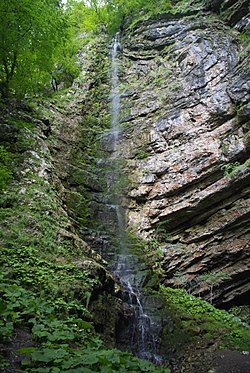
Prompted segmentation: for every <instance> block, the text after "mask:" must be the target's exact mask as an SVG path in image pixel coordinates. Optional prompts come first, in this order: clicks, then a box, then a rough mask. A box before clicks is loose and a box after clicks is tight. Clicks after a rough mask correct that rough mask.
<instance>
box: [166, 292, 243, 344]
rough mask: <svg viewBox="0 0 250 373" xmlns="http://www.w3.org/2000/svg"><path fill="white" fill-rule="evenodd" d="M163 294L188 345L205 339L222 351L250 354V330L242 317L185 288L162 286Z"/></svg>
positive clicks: (177, 327)
mask: <svg viewBox="0 0 250 373" xmlns="http://www.w3.org/2000/svg"><path fill="white" fill-rule="evenodd" d="M161 291H162V293H163V295H164V296H165V297H166V302H167V305H168V306H169V308H170V310H171V312H172V317H173V320H174V323H175V326H176V328H175V329H178V330H182V331H183V335H184V334H185V342H187V343H188V342H190V341H194V340H195V339H197V338H200V337H202V338H203V340H205V339H207V340H211V339H212V340H213V341H215V340H218V341H219V345H220V347H221V348H224V347H227V348H232V349H237V350H240V351H249V349H250V327H249V325H248V324H246V323H244V322H242V321H241V319H240V318H239V317H236V316H234V315H233V314H230V313H229V312H227V311H225V310H220V309H217V308H215V307H213V306H212V305H211V304H209V303H208V302H206V301H204V300H202V299H201V298H197V297H195V296H193V295H189V294H187V292H186V291H185V290H183V289H171V288H165V287H163V286H162V287H161ZM174 333H175V331H174V332H173V333H172V335H173V336H174Z"/></svg>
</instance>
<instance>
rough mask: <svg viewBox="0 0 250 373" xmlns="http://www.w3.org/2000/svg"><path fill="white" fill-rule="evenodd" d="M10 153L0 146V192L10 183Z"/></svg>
mask: <svg viewBox="0 0 250 373" xmlns="http://www.w3.org/2000/svg"><path fill="white" fill-rule="evenodd" d="M10 161H11V153H10V152H8V151H7V149H6V148H5V147H4V146H3V145H0V190H2V189H4V188H5V187H6V186H8V184H9V183H10V182H11V181H12V171H11V169H10Z"/></svg>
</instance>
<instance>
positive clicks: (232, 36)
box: [117, 7, 250, 307]
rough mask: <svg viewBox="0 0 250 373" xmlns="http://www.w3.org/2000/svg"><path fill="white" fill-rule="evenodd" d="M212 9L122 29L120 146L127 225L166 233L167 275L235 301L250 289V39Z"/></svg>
mask: <svg viewBox="0 0 250 373" xmlns="http://www.w3.org/2000/svg"><path fill="white" fill-rule="evenodd" d="M207 9H208V8H207V7H204V8H199V9H198V8H197V9H195V7H193V8H192V7H191V8H190V9H189V10H188V12H186V13H181V12H176V13H175V14H174V13H172V14H165V15H162V16H160V17H159V19H157V20H156V19H148V20H144V21H142V22H139V23H138V24H137V25H135V26H134V27H133V28H130V29H128V30H126V32H125V33H124V35H123V39H122V42H123V48H124V50H123V54H122V56H120V62H121V65H122V68H121V71H122V73H121V85H120V90H121V97H122V99H121V100H122V113H121V117H122V118H121V121H122V124H121V126H122V127H123V135H122V138H121V140H120V146H119V147H118V149H117V152H118V153H119V155H120V156H121V157H122V158H125V159H126V160H127V169H128V172H129V174H130V176H129V179H130V184H131V188H130V189H129V191H128V201H129V208H128V224H129V226H130V227H131V228H132V229H134V230H135V231H136V232H137V233H138V234H139V235H140V236H142V237H144V238H148V239H152V238H157V239H158V240H160V242H161V249H162V255H163V259H161V265H162V269H163V271H164V274H163V277H162V281H163V283H164V284H166V285H171V286H184V287H186V288H187V289H188V290H189V291H191V292H192V293H194V294H201V295H202V296H204V297H205V298H206V299H208V300H210V301H212V302H213V303H214V304H216V305H218V306H223V307H229V306H231V305H233V304H244V303H246V302H248V301H249V292H250V286H249V273H250V264H249V258H250V250H249V216H250V214H249V213H250V207H249V206H250V204H249V179H250V169H249V158H248V157H249V118H250V102H249V101H250V100H249V99H250V75H249V47H248V43H247V32H246V29H245V31H242V27H243V26H242V20H238V18H237V22H238V23H235V22H233V24H234V25H235V27H231V26H229V25H227V24H226V23H225V22H224V21H222V20H221V18H219V16H218V15H216V14H215V13H213V12H212V11H208V10H207ZM244 19H245V20H246V19H247V17H245V18H244ZM240 22H241V23H240ZM244 24H245V25H246V24H247V22H245V23H244ZM239 25H241V26H240V27H241V31H239V28H240V27H239ZM244 27H245V26H244ZM244 27H243V28H244ZM243 34H244V37H243V36H242V35H243Z"/></svg>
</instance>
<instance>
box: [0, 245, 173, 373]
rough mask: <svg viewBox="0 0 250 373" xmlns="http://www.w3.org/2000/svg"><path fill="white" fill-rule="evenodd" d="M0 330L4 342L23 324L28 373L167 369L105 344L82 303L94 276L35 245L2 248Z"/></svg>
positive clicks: (92, 284) (161, 370) (90, 290)
mask: <svg viewBox="0 0 250 373" xmlns="http://www.w3.org/2000/svg"><path fill="white" fill-rule="evenodd" d="M0 260H1V267H2V274H1V276H0V294H1V302H0V310H1V319H0V332H1V335H2V342H5V343H6V342H8V341H10V340H11V338H12V334H13V333H14V332H15V328H17V327H21V328H22V329H24V330H26V331H27V332H28V333H30V336H31V338H32V340H33V341H34V344H33V346H30V347H21V348H20V349H19V351H17V352H16V353H22V354H25V355H26V356H27V357H26V359H23V360H22V366H23V369H24V370H25V371H28V372H61V371H63V372H77V371H79V372H97V371H98V372H114V371H115V372H127V371H128V370H129V371H131V372H159V373H161V372H162V373H163V372H165V373H166V372H169V370H168V369H166V368H163V367H159V368H158V367H155V366H154V365H153V364H151V363H150V362H148V361H143V360H140V359H138V358H136V357H133V356H132V355H131V354H129V353H126V352H121V351H119V350H116V349H110V350H108V349H105V348H104V347H103V346H102V342H101V340H100V338H99V337H98V336H97V335H96V334H95V332H94V329H93V325H92V323H91V322H90V321H89V319H90V318H91V315H90V314H89V312H88V310H87V309H86V308H85V306H84V303H85V301H86V297H87V295H88V293H89V292H92V290H93V288H94V286H95V285H96V283H97V282H96V280H95V279H94V278H93V277H92V275H91V273H88V272H86V271H83V270H82V269H78V268H77V267H75V266H73V265H71V264H56V263H53V262H50V261H48V260H45V259H43V258H40V257H39V253H38V252H37V251H36V250H35V249H33V248H27V247H23V248H16V249H14V248H13V249H6V248H2V249H1V252H0Z"/></svg>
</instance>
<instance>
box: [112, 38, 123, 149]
mask: <svg viewBox="0 0 250 373" xmlns="http://www.w3.org/2000/svg"><path fill="white" fill-rule="evenodd" d="M119 38H120V37H119V33H118V32H117V33H116V35H115V38H114V40H113V43H112V49H111V57H112V65H111V74H112V75H111V118H112V123H111V124H112V127H111V128H112V132H113V141H114V142H116V141H117V139H118V136H119V132H120V128H119V114H120V94H119V77H118V61H117V58H116V57H117V53H118V52H119V51H120V50H121V44H120V41H119Z"/></svg>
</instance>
